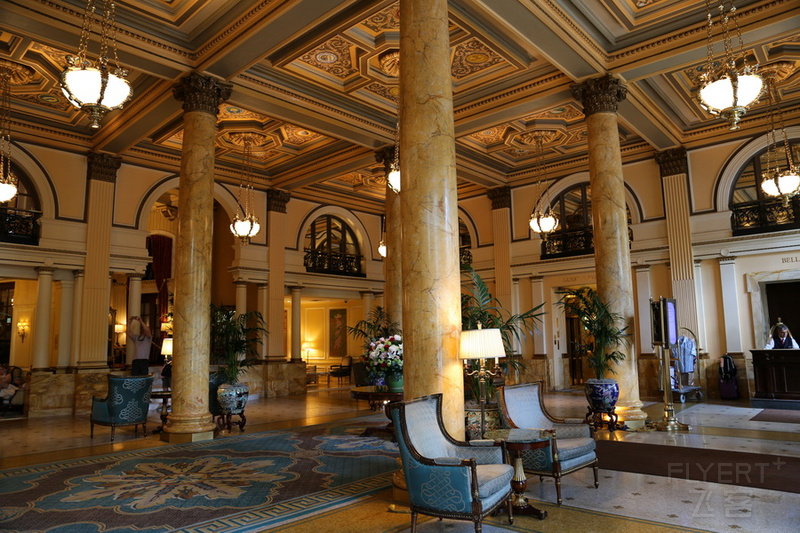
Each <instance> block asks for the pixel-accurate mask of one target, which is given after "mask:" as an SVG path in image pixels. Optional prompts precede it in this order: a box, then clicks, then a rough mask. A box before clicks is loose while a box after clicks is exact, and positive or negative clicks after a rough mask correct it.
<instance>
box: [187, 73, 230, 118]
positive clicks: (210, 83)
mask: <svg viewBox="0 0 800 533" xmlns="http://www.w3.org/2000/svg"><path fill="white" fill-rule="evenodd" d="M232 90H233V85H231V84H230V83H225V82H222V81H219V80H217V79H215V78H212V77H210V76H203V75H202V74H198V73H197V72H191V73H190V74H189V75H188V76H185V77H183V78H181V80H180V81H179V82H178V84H177V85H176V86H175V87H173V89H172V94H173V95H174V96H175V98H176V99H177V100H180V101H181V102H183V111H184V112H185V113H188V112H189V111H204V112H206V113H209V114H211V115H214V116H215V117H216V116H217V115H218V114H219V106H220V104H222V102H224V101H225V100H227V99H228V98H230V97H231V92H232Z"/></svg>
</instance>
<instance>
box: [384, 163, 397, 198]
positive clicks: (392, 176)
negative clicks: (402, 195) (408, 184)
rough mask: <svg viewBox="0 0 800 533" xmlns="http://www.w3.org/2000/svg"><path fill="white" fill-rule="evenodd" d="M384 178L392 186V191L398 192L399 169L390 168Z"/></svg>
mask: <svg viewBox="0 0 800 533" xmlns="http://www.w3.org/2000/svg"><path fill="white" fill-rule="evenodd" d="M386 180H387V181H388V182H389V187H391V188H392V190H393V191H394V192H398V193H399V192H400V171H399V170H397V169H394V170H392V171H391V172H389V175H388V176H386Z"/></svg>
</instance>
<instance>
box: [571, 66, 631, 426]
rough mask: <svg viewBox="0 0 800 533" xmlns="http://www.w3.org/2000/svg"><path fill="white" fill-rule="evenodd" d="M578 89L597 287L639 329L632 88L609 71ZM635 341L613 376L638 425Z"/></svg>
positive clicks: (625, 411)
mask: <svg viewBox="0 0 800 533" xmlns="http://www.w3.org/2000/svg"><path fill="white" fill-rule="evenodd" d="M572 94H573V96H574V97H575V98H576V99H577V100H579V101H580V102H581V103H582V104H583V112H584V114H585V115H586V137H587V141H588V144H589V181H590V184H591V187H592V221H593V224H594V257H595V270H596V275H597V292H598V294H599V295H600V297H601V298H602V299H603V300H604V301H606V302H607V303H608V305H609V307H610V308H611V310H612V311H613V312H615V313H618V314H620V315H622V317H623V318H624V320H625V322H626V323H627V324H628V325H629V326H631V327H630V331H634V328H633V319H634V303H633V280H632V276H631V258H630V249H629V246H630V241H629V237H628V218H627V213H626V210H625V183H624V181H623V176H622V155H621V153H620V145H619V127H618V124H617V108H618V106H619V102H621V101H622V100H624V99H625V96H626V94H627V89H626V87H625V86H624V85H623V84H622V83H621V82H620V81H619V80H618V79H617V78H614V77H613V76H611V75H605V76H601V77H599V78H593V79H589V80H586V81H585V82H583V83H580V84H575V85H573V86H572ZM634 342H635V339H631V344H630V346H628V347H626V348H623V350H624V351H625V352H626V355H627V357H625V360H624V361H622V362H621V363H620V364H618V365H615V367H614V370H615V371H616V374H614V375H613V376H607V377H613V378H614V379H616V380H617V381H618V382H619V388H620V396H619V402H617V413H618V414H619V416H620V419H621V420H624V421H625V422H626V423H627V424H628V426H630V427H634V428H635V427H642V426H643V425H644V420H645V418H647V415H646V414H645V413H644V411H642V401H641V400H640V399H639V377H638V371H637V362H636V357H635V353H636V351H635V350H634V349H633V347H634V346H635V344H634Z"/></svg>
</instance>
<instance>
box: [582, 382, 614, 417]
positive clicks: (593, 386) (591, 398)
mask: <svg viewBox="0 0 800 533" xmlns="http://www.w3.org/2000/svg"><path fill="white" fill-rule="evenodd" d="M584 385H585V386H584V388H585V392H586V400H587V401H588V402H589V405H590V406H591V408H592V412H595V413H613V412H614V409H615V407H616V405H617V400H619V383H617V380H615V379H609V378H603V379H597V378H591V379H587V380H586V382H585V384H584Z"/></svg>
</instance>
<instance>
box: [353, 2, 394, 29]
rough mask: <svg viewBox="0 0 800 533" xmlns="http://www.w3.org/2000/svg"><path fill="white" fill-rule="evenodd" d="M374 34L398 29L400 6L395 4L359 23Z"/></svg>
mask: <svg viewBox="0 0 800 533" xmlns="http://www.w3.org/2000/svg"><path fill="white" fill-rule="evenodd" d="M361 24H362V25H364V26H365V27H367V28H369V29H370V30H372V31H373V32H375V33H380V32H383V31H386V30H399V29H400V5H399V2H396V3H394V4H392V5H390V6H388V7H386V8H384V9H382V10H380V11H378V12H377V13H375V14H374V15H372V16H371V17H367V18H366V19H364V20H362V21H361Z"/></svg>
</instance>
